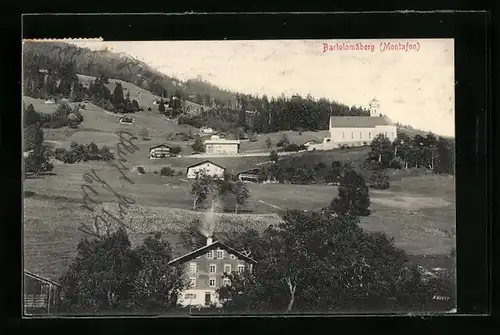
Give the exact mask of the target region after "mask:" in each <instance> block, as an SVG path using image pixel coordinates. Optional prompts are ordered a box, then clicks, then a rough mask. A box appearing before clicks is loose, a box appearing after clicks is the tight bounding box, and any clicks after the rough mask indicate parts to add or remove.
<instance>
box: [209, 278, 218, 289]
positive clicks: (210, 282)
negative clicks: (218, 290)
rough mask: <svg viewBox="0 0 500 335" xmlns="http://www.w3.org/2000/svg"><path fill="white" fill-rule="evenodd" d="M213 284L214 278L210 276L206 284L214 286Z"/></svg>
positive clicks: (214, 282)
mask: <svg viewBox="0 0 500 335" xmlns="http://www.w3.org/2000/svg"><path fill="white" fill-rule="evenodd" d="M215 284H216V281H215V278H210V279H209V280H208V286H210V287H215Z"/></svg>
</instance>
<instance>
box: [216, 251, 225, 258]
mask: <svg viewBox="0 0 500 335" xmlns="http://www.w3.org/2000/svg"><path fill="white" fill-rule="evenodd" d="M223 258H224V250H217V259H223Z"/></svg>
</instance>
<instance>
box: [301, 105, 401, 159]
mask: <svg viewBox="0 0 500 335" xmlns="http://www.w3.org/2000/svg"><path fill="white" fill-rule="evenodd" d="M379 107H380V104H379V102H378V101H377V100H376V99H373V100H372V101H371V102H370V116H330V136H329V137H326V138H324V139H323V143H321V144H310V145H308V146H307V149H308V150H316V149H319V150H330V149H334V148H338V147H340V146H342V145H349V146H362V145H367V144H370V143H371V141H372V140H373V139H374V138H375V137H376V136H377V135H379V134H383V135H384V136H385V137H387V138H388V139H389V140H390V141H391V142H392V141H394V139H396V136H397V129H396V126H395V125H394V123H393V122H392V121H391V119H389V117H387V116H384V115H382V114H379V113H378V109H379ZM377 115H378V116H377Z"/></svg>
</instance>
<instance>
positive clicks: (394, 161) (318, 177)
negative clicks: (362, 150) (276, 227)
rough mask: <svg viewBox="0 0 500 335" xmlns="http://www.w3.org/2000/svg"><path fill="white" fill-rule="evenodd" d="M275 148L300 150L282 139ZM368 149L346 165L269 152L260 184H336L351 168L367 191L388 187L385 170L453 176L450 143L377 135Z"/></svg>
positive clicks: (440, 139)
mask: <svg viewBox="0 0 500 335" xmlns="http://www.w3.org/2000/svg"><path fill="white" fill-rule="evenodd" d="M269 143H270V142H269ZM278 144H279V145H281V150H278V151H299V150H301V149H304V148H303V147H300V146H298V145H295V144H293V143H289V141H288V139H287V138H286V135H284V136H283V137H282V138H281V139H280V141H279V143H278ZM283 146H284V147H283ZM348 149H349V148H344V149H341V150H348ZM369 149H370V151H369V152H368V153H367V155H366V158H365V159H364V160H360V161H353V162H350V163H347V165H346V163H341V162H339V161H335V160H334V161H332V162H331V163H325V162H324V160H323V158H322V157H320V156H317V155H311V154H310V153H306V154H304V155H300V156H288V157H279V156H278V154H277V152H276V151H272V152H271V153H270V155H269V160H270V161H271V164H269V165H268V166H266V167H264V168H262V169H261V172H260V177H261V181H263V180H266V179H269V180H274V181H276V182H279V183H292V184H319V183H327V184H329V183H337V182H338V181H339V178H340V176H341V174H342V172H343V170H344V168H345V167H346V166H347V167H349V166H351V165H354V168H355V169H357V170H358V171H360V172H361V173H362V174H363V176H364V177H365V179H367V181H368V183H369V185H370V186H371V187H374V188H379V189H385V188H388V187H389V178H388V176H387V173H386V170H387V169H404V170H406V169H410V168H424V169H428V170H431V171H433V172H434V173H436V174H451V175H453V174H454V173H455V159H454V157H455V143H454V140H452V139H447V138H444V137H436V136H435V135H434V134H431V133H429V134H427V135H426V136H421V135H415V136H413V137H410V136H409V135H407V134H405V133H398V135H397V138H396V139H395V140H394V141H393V142H391V141H390V140H389V139H388V138H387V137H385V136H384V135H383V134H379V135H377V136H376V137H375V138H374V139H373V141H372V142H371V144H370V146H369Z"/></svg>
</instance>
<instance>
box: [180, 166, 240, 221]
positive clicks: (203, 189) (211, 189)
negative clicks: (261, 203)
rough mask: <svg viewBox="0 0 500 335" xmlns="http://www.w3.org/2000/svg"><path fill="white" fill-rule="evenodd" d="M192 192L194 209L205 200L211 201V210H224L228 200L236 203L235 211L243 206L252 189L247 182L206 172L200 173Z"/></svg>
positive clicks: (192, 186)
mask: <svg viewBox="0 0 500 335" xmlns="http://www.w3.org/2000/svg"><path fill="white" fill-rule="evenodd" d="M190 194H191V196H192V197H193V210H196V209H197V208H198V206H199V205H201V204H202V203H203V202H205V201H209V206H210V210H211V211H212V212H214V211H220V210H224V207H225V205H227V204H228V202H231V200H232V202H233V203H234V212H235V213H238V210H239V208H240V207H241V206H243V205H244V204H245V203H246V202H247V200H248V198H249V197H250V191H249V190H248V187H247V186H246V184H245V183H243V182H242V181H239V180H237V181H236V180H231V179H230V178H229V177H228V176H227V175H226V176H225V177H224V178H214V177H212V176H209V175H207V174H205V173H198V174H197V175H196V178H195V181H194V182H193V184H192V185H191V188H190Z"/></svg>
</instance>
